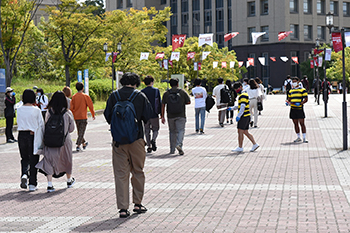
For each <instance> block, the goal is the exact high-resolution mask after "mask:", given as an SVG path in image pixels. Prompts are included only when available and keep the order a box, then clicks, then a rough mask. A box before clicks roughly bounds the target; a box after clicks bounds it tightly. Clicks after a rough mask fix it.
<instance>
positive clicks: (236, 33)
mask: <svg viewBox="0 0 350 233" xmlns="http://www.w3.org/2000/svg"><path fill="white" fill-rule="evenodd" d="M238 34H239V32H231V33H228V34H226V35H225V36H224V39H225V42H227V41H229V40H231V39H233V38H235V37H236V36H237V35H238Z"/></svg>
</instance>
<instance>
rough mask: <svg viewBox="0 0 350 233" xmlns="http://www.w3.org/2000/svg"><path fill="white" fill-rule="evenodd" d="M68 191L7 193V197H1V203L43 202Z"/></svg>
mask: <svg viewBox="0 0 350 233" xmlns="http://www.w3.org/2000/svg"><path fill="white" fill-rule="evenodd" d="M65 191H66V189H59V190H56V191H55V192H52V193H47V192H45V193H39V191H35V192H29V191H24V190H23V191H16V192H11V193H6V194H5V195H2V196H0V202H3V201H13V200H16V201H19V202H27V201H36V200H43V199H46V198H51V197H53V196H56V195H60V194H61V193H63V192H65Z"/></svg>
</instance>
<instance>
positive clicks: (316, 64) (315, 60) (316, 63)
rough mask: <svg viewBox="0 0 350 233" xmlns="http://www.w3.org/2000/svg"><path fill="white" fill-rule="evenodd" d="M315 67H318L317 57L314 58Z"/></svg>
mask: <svg viewBox="0 0 350 233" xmlns="http://www.w3.org/2000/svg"><path fill="white" fill-rule="evenodd" d="M314 65H315V66H318V60H317V57H314Z"/></svg>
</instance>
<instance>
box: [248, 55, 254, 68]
mask: <svg viewBox="0 0 350 233" xmlns="http://www.w3.org/2000/svg"><path fill="white" fill-rule="evenodd" d="M248 62H249V65H250V66H254V58H252V57H248Z"/></svg>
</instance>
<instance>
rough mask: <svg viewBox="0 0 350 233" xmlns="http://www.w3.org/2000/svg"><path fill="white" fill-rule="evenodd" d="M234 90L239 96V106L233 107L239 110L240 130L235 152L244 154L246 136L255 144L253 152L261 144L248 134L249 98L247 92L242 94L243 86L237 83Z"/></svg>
mask: <svg viewBox="0 0 350 233" xmlns="http://www.w3.org/2000/svg"><path fill="white" fill-rule="evenodd" d="M233 89H234V90H235V91H236V92H237V94H238V106H233V110H236V109H238V114H237V117H236V121H237V130H238V147H237V148H236V149H234V150H232V151H233V152H243V139H244V135H245V136H247V138H248V139H249V140H250V141H251V142H252V143H253V147H252V149H251V150H250V151H251V152H253V151H255V150H256V149H258V147H259V144H258V143H256V142H255V140H254V137H253V135H251V134H250V133H249V132H248V129H249V122H250V111H249V96H248V94H247V93H246V92H242V89H243V88H242V84H241V83H239V82H236V83H235V84H234V85H233Z"/></svg>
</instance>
